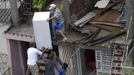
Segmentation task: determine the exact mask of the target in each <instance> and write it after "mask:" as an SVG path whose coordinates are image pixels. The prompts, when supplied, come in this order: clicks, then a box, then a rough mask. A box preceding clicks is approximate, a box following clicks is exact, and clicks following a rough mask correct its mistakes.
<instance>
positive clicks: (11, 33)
mask: <svg viewBox="0 0 134 75" xmlns="http://www.w3.org/2000/svg"><path fill="white" fill-rule="evenodd" d="M29 32H32V26H30V27H28V26H26V27H25V26H23V27H22V26H19V27H13V26H11V27H10V28H8V29H7V30H6V31H5V32H4V37H5V38H6V39H11V40H18V41H26V42H35V40H34V35H33V33H29Z"/></svg>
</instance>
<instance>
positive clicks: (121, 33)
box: [90, 30, 126, 46]
mask: <svg viewBox="0 0 134 75" xmlns="http://www.w3.org/2000/svg"><path fill="white" fill-rule="evenodd" d="M125 33H126V31H125V30H124V31H121V32H118V33H116V34H113V35H110V36H109V37H106V38H103V39H101V40H99V41H97V42H94V43H91V44H90V45H92V46H93V45H97V44H100V43H103V42H105V41H108V40H110V39H113V38H115V37H118V36H120V35H123V34H125Z"/></svg>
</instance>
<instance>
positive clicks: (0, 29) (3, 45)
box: [0, 23, 9, 54]
mask: <svg viewBox="0 0 134 75" xmlns="http://www.w3.org/2000/svg"><path fill="white" fill-rule="evenodd" d="M8 27H9V25H3V24H1V23H0V52H2V53H5V54H7V53H8V50H7V42H6V38H5V37H4V35H3V34H4V31H5V30H6V29H7V28H8Z"/></svg>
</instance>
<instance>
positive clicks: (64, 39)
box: [57, 30, 67, 41]
mask: <svg viewBox="0 0 134 75" xmlns="http://www.w3.org/2000/svg"><path fill="white" fill-rule="evenodd" d="M57 31H58V32H59V33H60V34H61V36H62V37H63V41H67V37H66V36H65V34H64V33H63V32H62V31H61V30H57Z"/></svg>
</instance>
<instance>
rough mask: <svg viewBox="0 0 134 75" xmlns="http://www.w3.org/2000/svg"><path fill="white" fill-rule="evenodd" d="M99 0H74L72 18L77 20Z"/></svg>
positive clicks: (71, 9)
mask: <svg viewBox="0 0 134 75" xmlns="http://www.w3.org/2000/svg"><path fill="white" fill-rule="evenodd" d="M96 1H97V0H72V3H71V4H70V14H71V19H72V20H75V19H76V20H77V19H80V18H81V17H83V16H84V15H85V14H87V13H88V12H89V11H91V10H92V9H93V6H94V3H95V2H96Z"/></svg>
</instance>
